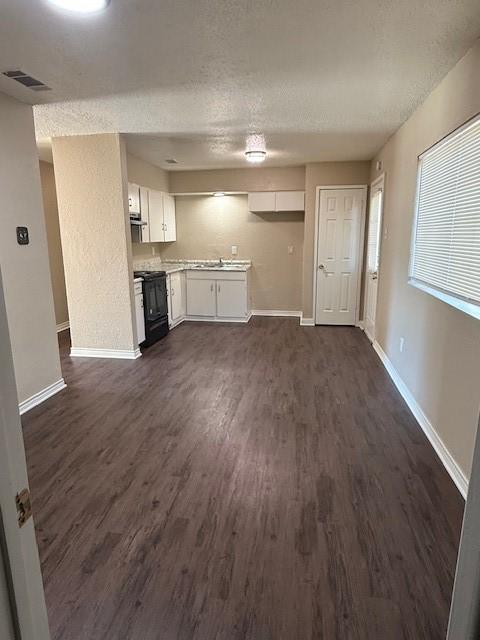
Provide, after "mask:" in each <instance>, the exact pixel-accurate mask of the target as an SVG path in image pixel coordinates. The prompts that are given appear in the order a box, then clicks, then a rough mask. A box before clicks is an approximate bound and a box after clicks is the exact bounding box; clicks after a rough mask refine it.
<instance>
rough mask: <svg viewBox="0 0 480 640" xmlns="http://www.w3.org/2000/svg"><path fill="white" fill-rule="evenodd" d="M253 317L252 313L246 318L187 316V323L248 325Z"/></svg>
mask: <svg viewBox="0 0 480 640" xmlns="http://www.w3.org/2000/svg"><path fill="white" fill-rule="evenodd" d="M251 317H252V314H251V313H249V314H248V316H247V317H246V318H208V317H205V316H185V322H223V323H230V322H235V323H237V324H238V323H240V324H247V322H248V321H249V320H250V318H251Z"/></svg>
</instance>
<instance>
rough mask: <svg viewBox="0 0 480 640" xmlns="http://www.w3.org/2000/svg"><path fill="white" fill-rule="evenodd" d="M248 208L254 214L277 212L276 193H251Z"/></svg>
mask: <svg viewBox="0 0 480 640" xmlns="http://www.w3.org/2000/svg"><path fill="white" fill-rule="evenodd" d="M248 208H249V210H250V211H253V212H260V211H275V191H256V192H253V193H249V194H248Z"/></svg>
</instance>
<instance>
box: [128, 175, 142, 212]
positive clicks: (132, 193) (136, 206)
mask: <svg viewBox="0 0 480 640" xmlns="http://www.w3.org/2000/svg"><path fill="white" fill-rule="evenodd" d="M128 211H129V213H140V187H139V186H138V184H133V183H132V182H129V183H128Z"/></svg>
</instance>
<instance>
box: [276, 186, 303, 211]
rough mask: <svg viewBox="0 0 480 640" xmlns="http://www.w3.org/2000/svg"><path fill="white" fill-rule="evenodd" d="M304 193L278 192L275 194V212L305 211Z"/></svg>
mask: <svg viewBox="0 0 480 640" xmlns="http://www.w3.org/2000/svg"><path fill="white" fill-rule="evenodd" d="M304 210H305V192H304V191H277V192H276V194H275V211H304Z"/></svg>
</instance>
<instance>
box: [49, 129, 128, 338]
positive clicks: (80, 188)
mask: <svg viewBox="0 0 480 640" xmlns="http://www.w3.org/2000/svg"><path fill="white" fill-rule="evenodd" d="M53 159H54V164H55V178H56V183H57V195H58V209H59V217H60V230H61V237H62V247H63V257H64V264H65V280H66V285H67V297H68V307H69V313H70V330H71V335H72V347H73V348H80V347H82V348H86V349H121V350H133V349H135V348H136V346H137V345H136V329H135V327H134V323H133V315H132V313H133V304H132V303H133V300H132V296H133V284H132V276H131V271H132V259H131V240H130V224H129V220H128V210H127V201H126V162H125V149H124V145H123V143H122V141H121V139H120V136H119V135H117V134H104V135H93V136H75V137H67V138H56V139H54V140H53Z"/></svg>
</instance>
